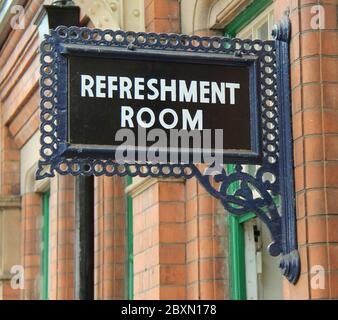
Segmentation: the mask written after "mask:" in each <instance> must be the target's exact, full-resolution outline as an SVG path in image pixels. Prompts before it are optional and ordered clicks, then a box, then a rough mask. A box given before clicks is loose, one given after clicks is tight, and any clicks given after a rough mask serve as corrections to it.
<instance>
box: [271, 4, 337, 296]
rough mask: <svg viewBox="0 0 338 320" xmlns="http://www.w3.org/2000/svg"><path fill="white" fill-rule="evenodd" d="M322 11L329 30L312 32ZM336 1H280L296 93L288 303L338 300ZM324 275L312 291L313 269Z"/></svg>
mask: <svg viewBox="0 0 338 320" xmlns="http://www.w3.org/2000/svg"><path fill="white" fill-rule="evenodd" d="M318 4H320V5H322V6H323V8H324V13H325V27H324V29H312V27H311V19H313V18H314V16H315V13H311V8H312V7H313V6H314V5H318ZM336 5H337V1H336V0H323V1H315V0H298V1H285V0H283V1H282V0H276V1H275V15H276V19H277V20H278V18H280V16H281V14H282V13H283V11H284V10H285V9H286V8H289V9H290V19H291V22H292V41H291V52H290V54H291V87H292V116H293V137H294V164H295V184H296V197H297V198H296V200H297V228H298V244H299V251H300V256H301V263H302V269H301V277H300V279H299V282H298V283H297V284H296V286H292V285H289V284H288V283H287V282H286V281H285V290H284V292H285V298H287V299H295V298H296V299H297V298H301V299H328V298H332V299H334V298H338V286H337V283H338V260H337V258H338V246H337V241H338V232H337V230H338V206H337V201H336V198H337V196H338V192H337V186H338V148H337V146H338V109H337V94H338V90H337V89H338V86H337V84H338V71H337V65H338V58H337V52H338V50H337V44H338V41H337V40H338V38H337V10H336ZM315 265H321V266H323V267H324V269H325V288H324V289H318V288H316V287H311V280H312V279H313V277H314V276H315V274H314V273H313V272H312V271H314V270H312V268H313V267H314V266H315Z"/></svg>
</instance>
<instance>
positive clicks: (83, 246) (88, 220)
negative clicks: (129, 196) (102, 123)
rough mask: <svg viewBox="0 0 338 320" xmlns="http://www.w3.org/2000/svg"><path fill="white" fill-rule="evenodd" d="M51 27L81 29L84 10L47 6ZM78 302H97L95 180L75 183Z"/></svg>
mask: <svg viewBox="0 0 338 320" xmlns="http://www.w3.org/2000/svg"><path fill="white" fill-rule="evenodd" d="M44 9H45V11H46V13H47V16H48V24H49V28H56V27H57V26H59V25H65V26H80V8H79V7H77V6H75V5H74V2H73V1H72V0H54V1H53V2H52V5H49V6H47V5H46V6H44ZM74 249H75V270H74V287H75V299H79V300H92V299H94V177H92V176H90V177H87V176H78V177H76V182H75V248H74Z"/></svg>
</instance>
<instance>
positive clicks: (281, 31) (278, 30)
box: [272, 13, 291, 42]
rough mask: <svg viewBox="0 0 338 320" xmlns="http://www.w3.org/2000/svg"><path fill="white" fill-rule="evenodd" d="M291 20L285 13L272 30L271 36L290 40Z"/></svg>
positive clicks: (285, 40)
mask: <svg viewBox="0 0 338 320" xmlns="http://www.w3.org/2000/svg"><path fill="white" fill-rule="evenodd" d="M290 35H291V22H290V19H289V16H288V14H287V13H285V14H284V15H283V17H282V19H281V21H280V23H278V24H276V25H275V26H274V28H273V30H272V36H273V38H274V39H275V40H278V41H283V42H290Z"/></svg>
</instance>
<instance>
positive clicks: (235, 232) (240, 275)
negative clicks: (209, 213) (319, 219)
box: [224, 0, 276, 300]
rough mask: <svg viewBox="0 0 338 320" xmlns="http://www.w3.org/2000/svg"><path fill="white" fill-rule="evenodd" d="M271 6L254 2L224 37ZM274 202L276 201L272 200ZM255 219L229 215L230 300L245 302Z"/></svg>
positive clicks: (250, 215) (232, 188) (262, 1)
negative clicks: (249, 234)
mask: <svg viewBox="0 0 338 320" xmlns="http://www.w3.org/2000/svg"><path fill="white" fill-rule="evenodd" d="M271 4H273V0H255V1H254V2H253V3H251V4H250V5H249V6H248V7H247V8H246V9H245V10H244V11H242V12H241V13H240V14H239V15H238V16H237V17H235V18H234V19H233V20H232V21H231V22H230V23H229V24H228V25H227V26H225V28H224V35H225V36H230V37H236V35H237V34H238V32H239V31H241V30H242V29H243V28H245V27H246V26H247V25H249V24H250V23H251V22H252V21H253V20H254V19H255V18H256V17H258V16H259V15H260V14H261V13H262V12H263V11H264V10H265V9H266V8H267V7H269V6H270V5H271ZM234 168H235V166H234V165H227V171H228V172H229V173H231V172H234ZM238 188H239V184H238V183H237V184H236V183H234V184H232V185H231V186H230V192H231V193H235V192H236V190H237V189H238ZM274 200H276V199H274ZM255 217H256V215H255V214H253V213H248V214H246V215H243V216H240V217H238V216H235V215H233V214H229V220H228V225H229V233H230V244H229V247H230V297H231V299H232V300H246V298H247V297H246V276H245V250H244V247H245V238H244V223H245V222H246V221H249V220H251V219H254V218H255Z"/></svg>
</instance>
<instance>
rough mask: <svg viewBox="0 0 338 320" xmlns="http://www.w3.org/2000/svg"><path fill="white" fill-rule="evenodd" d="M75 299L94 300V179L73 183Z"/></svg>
mask: <svg viewBox="0 0 338 320" xmlns="http://www.w3.org/2000/svg"><path fill="white" fill-rule="evenodd" d="M74 280H75V281H74V283H75V299H77V300H93V299H94V178H93V177H92V176H90V177H86V176H78V177H76V182H75V277H74Z"/></svg>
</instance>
